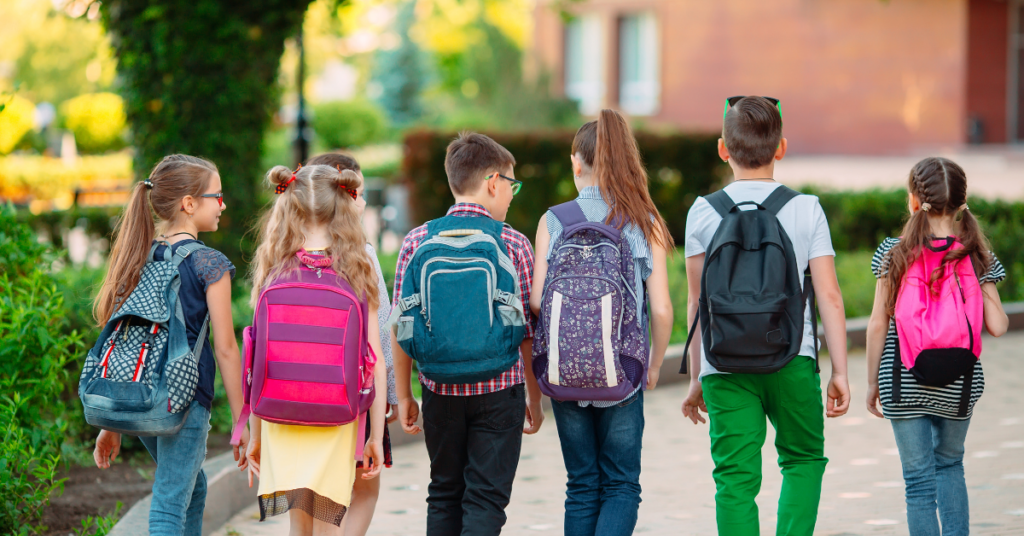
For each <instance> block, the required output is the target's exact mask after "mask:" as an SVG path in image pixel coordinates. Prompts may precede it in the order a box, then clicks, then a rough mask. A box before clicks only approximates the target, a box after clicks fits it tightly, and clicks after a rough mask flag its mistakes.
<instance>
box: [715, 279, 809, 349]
mask: <svg viewBox="0 0 1024 536" xmlns="http://www.w3.org/2000/svg"><path fill="white" fill-rule="evenodd" d="M787 302H788V298H787V297H786V296H785V295H778V294H776V295H771V294H769V295H764V296H719V295H712V296H711V297H710V301H709V303H708V312H709V313H710V314H711V326H710V328H711V329H710V331H711V352H712V353H714V354H715V355H717V356H721V357H762V356H770V355H774V354H777V353H779V352H782V351H784V350H786V349H787V348H788V347H789V341H790V338H791V337H792V336H793V335H794V334H791V333H786V329H785V327H786V325H787V322H786V320H787V319H788V316H787V314H786V304H787Z"/></svg>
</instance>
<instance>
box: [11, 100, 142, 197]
mask: <svg viewBox="0 0 1024 536" xmlns="http://www.w3.org/2000/svg"><path fill="white" fill-rule="evenodd" d="M0 115H2V114H0ZM131 180H132V157H131V155H130V154H128V153H116V154H109V155H103V156H83V157H81V158H79V159H78V161H77V163H76V164H75V165H73V166H67V165H65V164H64V162H63V161H61V159H59V158H51V157H47V156H36V155H11V156H5V157H0V198H3V199H10V200H13V201H14V202H16V203H27V202H29V201H33V200H35V201H51V200H61V203H57V205H58V206H57V208H68V206H70V204H71V196H72V195H73V194H74V190H75V188H88V189H114V188H117V187H128V186H130V185H131Z"/></svg>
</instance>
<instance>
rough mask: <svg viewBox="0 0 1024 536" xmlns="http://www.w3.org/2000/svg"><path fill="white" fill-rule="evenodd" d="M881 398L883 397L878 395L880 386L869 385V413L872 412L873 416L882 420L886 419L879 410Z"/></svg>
mask: <svg viewBox="0 0 1024 536" xmlns="http://www.w3.org/2000/svg"><path fill="white" fill-rule="evenodd" d="M880 398H881V397H880V395H879V394H878V385H877V384H876V385H868V399H867V403H868V411H870V412H871V414H872V415H874V416H876V417H878V418H880V419H884V418H885V415H882V412H881V411H879V410H878V403H879V402H880V400H879V399H880Z"/></svg>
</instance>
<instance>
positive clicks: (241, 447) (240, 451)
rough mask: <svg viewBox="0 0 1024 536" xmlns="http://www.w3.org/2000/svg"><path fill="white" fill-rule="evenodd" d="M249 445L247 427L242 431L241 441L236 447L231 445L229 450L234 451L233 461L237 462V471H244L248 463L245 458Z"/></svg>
mask: <svg viewBox="0 0 1024 536" xmlns="http://www.w3.org/2000/svg"><path fill="white" fill-rule="evenodd" d="M248 445H249V427H248V426H246V427H245V428H243V429H242V439H241V440H240V441H239V442H238V444H237V445H232V446H231V448H232V450H233V451H234V455H235V461H236V462H238V470H239V471H245V468H246V466H247V465H248V463H249V461H248V459H247V458H246V456H245V453H246V451H247V450H248Z"/></svg>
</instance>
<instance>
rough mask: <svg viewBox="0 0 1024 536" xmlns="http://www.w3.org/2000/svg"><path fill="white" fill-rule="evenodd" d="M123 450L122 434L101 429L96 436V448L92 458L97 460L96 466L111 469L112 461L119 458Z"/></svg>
mask: <svg viewBox="0 0 1024 536" xmlns="http://www.w3.org/2000/svg"><path fill="white" fill-rule="evenodd" d="M120 452H121V434H118V433H116V432H109V431H107V430H100V435H99V436H97V437H96V449H95V450H93V451H92V459H93V460H95V461H96V467H99V468H100V469H110V462H112V461H114V458H117V455H118V453H120Z"/></svg>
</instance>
